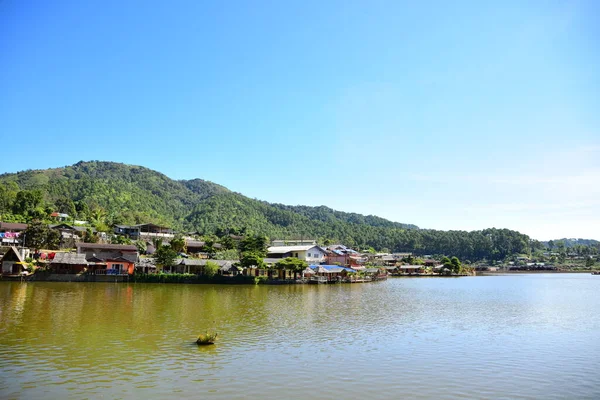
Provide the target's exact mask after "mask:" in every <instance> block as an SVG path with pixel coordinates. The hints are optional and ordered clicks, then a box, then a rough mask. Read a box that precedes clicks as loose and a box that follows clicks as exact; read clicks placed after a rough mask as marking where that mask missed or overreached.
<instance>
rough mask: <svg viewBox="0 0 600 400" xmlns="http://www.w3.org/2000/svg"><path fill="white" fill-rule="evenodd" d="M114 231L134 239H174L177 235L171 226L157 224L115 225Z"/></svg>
mask: <svg viewBox="0 0 600 400" xmlns="http://www.w3.org/2000/svg"><path fill="white" fill-rule="evenodd" d="M113 232H114V233H115V234H116V235H122V236H127V237H129V238H131V239H133V240H151V239H153V238H157V237H162V238H165V239H172V238H173V237H174V236H175V233H174V232H173V230H172V229H171V228H168V227H166V226H160V225H155V224H139V225H115V226H114V229H113Z"/></svg>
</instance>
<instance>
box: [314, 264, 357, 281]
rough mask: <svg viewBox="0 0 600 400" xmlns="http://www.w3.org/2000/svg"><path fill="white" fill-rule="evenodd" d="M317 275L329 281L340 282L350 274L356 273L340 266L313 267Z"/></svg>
mask: <svg viewBox="0 0 600 400" xmlns="http://www.w3.org/2000/svg"><path fill="white" fill-rule="evenodd" d="M310 268H312V269H313V271H314V272H315V275H317V276H322V277H325V278H326V279H327V281H329V282H331V281H340V280H342V279H344V278H345V277H347V276H348V274H354V273H356V271H355V270H353V269H352V268H347V267H342V266H339V265H311V266H310Z"/></svg>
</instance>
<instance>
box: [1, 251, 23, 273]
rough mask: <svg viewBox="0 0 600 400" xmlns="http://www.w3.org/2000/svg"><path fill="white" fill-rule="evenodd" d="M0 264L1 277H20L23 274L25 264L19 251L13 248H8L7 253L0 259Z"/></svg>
mask: <svg viewBox="0 0 600 400" xmlns="http://www.w3.org/2000/svg"><path fill="white" fill-rule="evenodd" d="M0 263H1V264H2V275H21V274H22V273H23V272H24V268H23V265H24V264H25V263H24V261H23V258H22V257H21V254H20V253H19V250H17V248H16V247H15V246H10V247H9V249H8V251H7V252H6V253H4V256H2V258H1V259H0Z"/></svg>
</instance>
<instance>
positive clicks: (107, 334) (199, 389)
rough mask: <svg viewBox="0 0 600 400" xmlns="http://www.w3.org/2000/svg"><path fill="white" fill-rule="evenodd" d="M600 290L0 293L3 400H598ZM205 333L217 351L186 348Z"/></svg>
mask: <svg viewBox="0 0 600 400" xmlns="http://www.w3.org/2000/svg"><path fill="white" fill-rule="evenodd" d="M598 289H600V279H598V278H597V277H592V276H591V275H589V276H584V275H558V274H555V275H550V276H546V275H519V276H506V277H476V278H464V279H403V278H400V279H394V280H389V281H387V282H378V283H373V284H357V285H332V286H324V285H323V286H322V285H315V286H310V285H292V286H225V285H160V284H93V283H90V284H85V283H43V282H38V283H27V284H22V283H18V282H2V283H0V334H2V337H3V340H2V341H1V342H0V370H1V371H2V372H1V375H0V397H21V398H34V397H51V398H62V397H100V396H104V397H147V398H162V397H175V396H177V397H203V396H204V397H206V396H209V397H213V398H235V397H243V396H255V397H260V398H281V397H282V395H284V396H285V397H288V398H306V397H311V398H319V397H323V398H331V397H340V398H354V397H356V396H357V395H358V394H360V396H362V397H369V398H370V397H376V398H398V397H413V398H432V397H435V398H444V397H445V398H455V397H478V398H482V397H494V398H495V397H509V398H539V397H556V398H559V397H578V398H586V397H587V398H593V397H598V396H600V389H599V388H600V379H599V378H597V377H595V376H597V375H596V369H597V366H596V364H597V362H596V360H597V359H600V347H599V346H600V345H599V344H598V343H599V342H598V340H597V339H598V337H597V332H598V329H599V328H600V318H599V317H598V316H597V313H596V312H595V310H597V309H598V306H600V298H599V296H597V293H598ZM206 329H216V330H217V331H218V332H219V336H220V340H219V341H218V343H217V344H216V345H214V346H196V345H195V344H194V343H193V342H194V340H195V339H196V336H197V334H199V333H201V332H203V331H204V330H206ZM549 377H552V378H551V379H549ZM315 388H318V390H315Z"/></svg>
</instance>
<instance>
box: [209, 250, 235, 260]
mask: <svg viewBox="0 0 600 400" xmlns="http://www.w3.org/2000/svg"><path fill="white" fill-rule="evenodd" d="M212 258H213V259H215V260H238V259H239V258H240V255H239V253H238V251H237V250H235V249H229V250H223V251H217V252H216V253H215V254H214V256H213V257H212Z"/></svg>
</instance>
